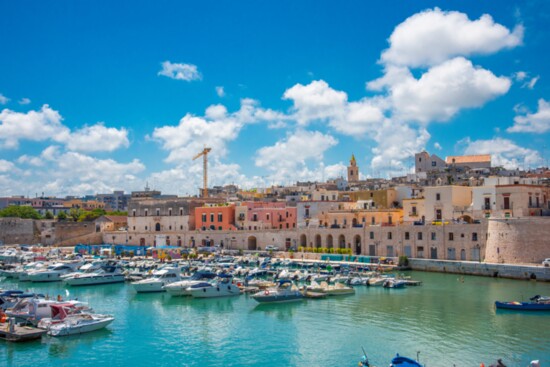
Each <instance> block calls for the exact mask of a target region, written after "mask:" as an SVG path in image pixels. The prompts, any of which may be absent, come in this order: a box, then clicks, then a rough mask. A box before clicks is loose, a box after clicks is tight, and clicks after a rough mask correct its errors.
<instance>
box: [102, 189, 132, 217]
mask: <svg viewBox="0 0 550 367" xmlns="http://www.w3.org/2000/svg"><path fill="white" fill-rule="evenodd" d="M131 197H132V195H131V194H125V193H124V191H113V193H112V194H98V195H96V198H97V201H99V202H101V203H103V204H105V209H106V210H110V211H122V212H125V211H128V201H129V200H130V198H131Z"/></svg>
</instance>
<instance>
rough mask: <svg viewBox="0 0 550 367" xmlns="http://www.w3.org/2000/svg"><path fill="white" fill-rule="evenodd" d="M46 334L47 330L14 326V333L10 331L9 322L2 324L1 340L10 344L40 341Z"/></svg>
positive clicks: (0, 327) (0, 326) (0, 329)
mask: <svg viewBox="0 0 550 367" xmlns="http://www.w3.org/2000/svg"><path fill="white" fill-rule="evenodd" d="M44 334H46V330H42V329H37V328H35V327H31V326H19V325H14V327H13V331H10V330H9V324H8V323H7V322H4V323H0V339H3V340H6V341H9V342H23V341H28V340H35V339H40V338H41V337H42V335H44Z"/></svg>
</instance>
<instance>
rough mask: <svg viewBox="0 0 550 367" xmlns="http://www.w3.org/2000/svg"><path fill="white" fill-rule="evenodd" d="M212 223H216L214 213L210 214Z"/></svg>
mask: <svg viewBox="0 0 550 367" xmlns="http://www.w3.org/2000/svg"><path fill="white" fill-rule="evenodd" d="M210 222H212V223H214V213H210Z"/></svg>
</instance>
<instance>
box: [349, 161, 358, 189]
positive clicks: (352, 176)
mask: <svg viewBox="0 0 550 367" xmlns="http://www.w3.org/2000/svg"><path fill="white" fill-rule="evenodd" d="M357 181H359V167H358V166H357V161H356V160H355V155H354V154H352V155H351V159H350V161H349V166H348V182H350V183H352V182H357Z"/></svg>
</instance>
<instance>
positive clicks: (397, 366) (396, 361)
mask: <svg viewBox="0 0 550 367" xmlns="http://www.w3.org/2000/svg"><path fill="white" fill-rule="evenodd" d="M358 365H359V366H360V367H371V365H370V363H369V359H368V357H367V354H366V353H364V354H363V357H362V358H361V360H360V361H359V364H358ZM390 367H423V366H422V365H421V364H420V362H418V361H416V360H414V359H412V358H407V357H403V356H400V355H399V354H397V355H396V356H395V357H394V358H392V360H391V363H390Z"/></svg>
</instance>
